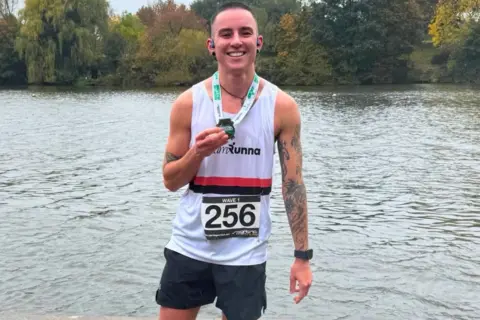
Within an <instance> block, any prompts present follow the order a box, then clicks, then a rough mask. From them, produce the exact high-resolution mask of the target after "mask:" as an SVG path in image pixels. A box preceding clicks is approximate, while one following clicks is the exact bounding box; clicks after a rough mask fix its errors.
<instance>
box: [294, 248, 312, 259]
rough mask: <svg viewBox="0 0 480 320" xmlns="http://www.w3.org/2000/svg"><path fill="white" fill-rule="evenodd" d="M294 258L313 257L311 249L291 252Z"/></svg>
mask: <svg viewBox="0 0 480 320" xmlns="http://www.w3.org/2000/svg"><path fill="white" fill-rule="evenodd" d="M293 255H294V257H295V258H298V259H302V260H310V259H312V258H313V250H312V249H308V250H295V251H294V253H293Z"/></svg>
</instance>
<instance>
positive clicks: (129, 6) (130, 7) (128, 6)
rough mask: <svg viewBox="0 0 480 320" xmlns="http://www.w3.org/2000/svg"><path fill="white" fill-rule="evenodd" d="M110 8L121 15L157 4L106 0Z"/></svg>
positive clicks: (182, 0)
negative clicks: (124, 12)
mask: <svg viewBox="0 0 480 320" xmlns="http://www.w3.org/2000/svg"><path fill="white" fill-rule="evenodd" d="M108 2H109V3H110V7H111V8H112V9H113V11H114V12H115V13H117V14H121V13H122V12H123V11H128V12H131V13H135V12H137V10H138V9H140V8H141V7H142V6H146V5H149V4H152V3H155V2H157V1H156V0H108ZM192 2H193V0H175V3H177V4H180V3H183V4H187V5H188V4H190V3H192ZM23 3H24V0H18V5H17V8H16V9H17V10H16V11H18V9H21V8H23Z"/></svg>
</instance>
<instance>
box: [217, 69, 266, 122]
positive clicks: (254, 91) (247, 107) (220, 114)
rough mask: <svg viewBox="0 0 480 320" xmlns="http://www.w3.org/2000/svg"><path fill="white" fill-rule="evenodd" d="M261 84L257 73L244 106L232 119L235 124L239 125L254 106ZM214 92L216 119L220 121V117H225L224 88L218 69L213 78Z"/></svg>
mask: <svg viewBox="0 0 480 320" xmlns="http://www.w3.org/2000/svg"><path fill="white" fill-rule="evenodd" d="M259 85H260V78H259V77H258V75H257V74H256V73H255V76H254V78H253V82H252V84H251V86H250V89H248V93H247V96H246V97H245V101H244V102H243V106H242V108H241V109H240V111H239V112H238V113H237V114H236V116H235V117H234V118H233V119H232V121H233V124H234V125H238V124H239V123H240V122H241V121H242V120H243V118H245V116H246V115H247V113H248V111H250V109H251V108H252V106H253V103H254V101H255V97H256V96H257V91H258V87H259ZM212 93H213V106H214V109H215V121H216V122H217V123H218V122H219V121H220V119H224V117H223V108H222V90H221V88H220V80H219V75H218V71H217V72H215V73H214V74H213V80H212Z"/></svg>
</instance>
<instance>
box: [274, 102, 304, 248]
mask: <svg viewBox="0 0 480 320" xmlns="http://www.w3.org/2000/svg"><path fill="white" fill-rule="evenodd" d="M277 106H278V112H279V117H278V119H279V121H280V132H279V134H278V155H279V158H280V165H281V169H282V194H283V199H284V202H285V210H286V211H287V216H288V222H289V224H290V229H291V232H292V237H293V241H294V244H295V249H297V250H307V249H308V217H307V192H306V188H305V184H304V182H303V175H302V158H303V154H302V145H301V141H300V140H301V139H300V135H301V119H300V112H299V110H298V106H297V104H296V103H295V101H293V99H292V98H290V97H289V96H288V95H286V94H284V93H280V94H279V99H278V105H277Z"/></svg>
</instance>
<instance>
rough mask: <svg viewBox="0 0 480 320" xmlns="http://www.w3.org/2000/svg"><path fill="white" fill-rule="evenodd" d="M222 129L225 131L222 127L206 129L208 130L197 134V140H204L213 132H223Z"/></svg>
mask: <svg viewBox="0 0 480 320" xmlns="http://www.w3.org/2000/svg"><path fill="white" fill-rule="evenodd" d="M222 131H224V130H223V129H222V128H219V127H215V128H210V129H206V130H203V131H202V132H200V133H199V134H197V136H196V137H195V139H196V140H203V139H205V138H206V137H208V136H209V135H211V134H214V133H219V132H222Z"/></svg>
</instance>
